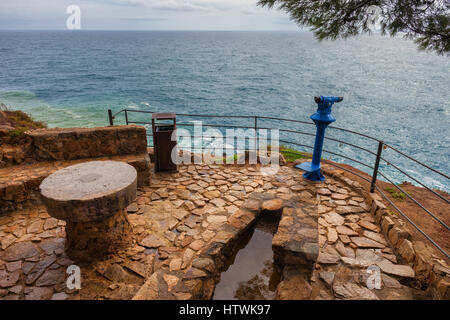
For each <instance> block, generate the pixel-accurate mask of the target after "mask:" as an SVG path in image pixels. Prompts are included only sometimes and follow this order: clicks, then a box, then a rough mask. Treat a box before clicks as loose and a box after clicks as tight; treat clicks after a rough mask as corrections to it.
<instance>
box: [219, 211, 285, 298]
mask: <svg viewBox="0 0 450 320" xmlns="http://www.w3.org/2000/svg"><path fill="white" fill-rule="evenodd" d="M276 229H277V223H276V222H274V221H268V220H267V219H261V220H260V221H259V222H258V224H257V225H256V228H255V230H254V231H253V232H250V233H249V234H248V235H247V236H246V238H245V239H244V240H243V241H242V243H241V245H240V247H239V248H238V249H239V251H238V252H237V254H236V255H235V256H234V257H231V258H230V261H229V263H230V266H229V267H228V269H227V270H226V271H224V272H222V274H221V277H220V281H219V282H218V283H217V285H216V289H215V291H214V296H213V300H273V299H275V290H276V288H277V285H278V283H279V281H280V275H279V272H278V270H277V267H276V266H275V265H274V264H273V252H272V238H273V235H274V233H275V232H276Z"/></svg>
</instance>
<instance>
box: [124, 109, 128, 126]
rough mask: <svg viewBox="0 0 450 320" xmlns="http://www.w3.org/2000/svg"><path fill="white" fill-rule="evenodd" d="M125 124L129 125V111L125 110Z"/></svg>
mask: <svg viewBox="0 0 450 320" xmlns="http://www.w3.org/2000/svg"><path fill="white" fill-rule="evenodd" d="M125 122H126V124H127V125H128V112H127V109H125Z"/></svg>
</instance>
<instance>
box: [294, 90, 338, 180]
mask: <svg viewBox="0 0 450 320" xmlns="http://www.w3.org/2000/svg"><path fill="white" fill-rule="evenodd" d="M342 100H344V98H343V97H323V96H320V97H314V101H315V102H316V103H317V106H318V108H317V111H316V113H314V114H313V115H312V116H311V117H310V118H311V119H312V120H313V121H314V123H315V124H316V127H317V130H316V141H315V143H314V152H313V158H312V162H303V163H301V164H299V165H297V166H296V168H298V169H302V170H304V171H305V173H304V174H303V177H304V178H306V179H308V180H311V181H323V180H325V177H324V176H323V174H322V172H321V171H320V158H321V156H322V148H323V140H324V138H325V129H326V128H327V127H328V125H329V124H330V123H332V122H335V121H336V118H335V117H333V115H332V114H331V107H332V106H333V104H334V103H336V102H341V101H342Z"/></svg>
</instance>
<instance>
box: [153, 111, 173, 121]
mask: <svg viewBox="0 0 450 320" xmlns="http://www.w3.org/2000/svg"><path fill="white" fill-rule="evenodd" d="M176 117H177V115H176V113H174V112H155V113H153V114H152V119H155V120H172V119H176Z"/></svg>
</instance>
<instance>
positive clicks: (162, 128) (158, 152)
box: [152, 113, 177, 172]
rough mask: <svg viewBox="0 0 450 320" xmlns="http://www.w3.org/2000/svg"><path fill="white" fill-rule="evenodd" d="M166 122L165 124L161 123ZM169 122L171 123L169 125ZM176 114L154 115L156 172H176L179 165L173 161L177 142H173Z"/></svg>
mask: <svg viewBox="0 0 450 320" xmlns="http://www.w3.org/2000/svg"><path fill="white" fill-rule="evenodd" d="M161 121H164V122H161ZM168 121H169V123H167V122H168ZM176 126H177V124H176V114H175V113H153V114H152V131H153V147H154V152H155V171H156V172H159V171H176V170H177V165H176V164H175V163H174V162H173V161H172V156H171V155H172V150H173V149H174V148H176V147H177V141H176V140H175V141H172V133H173V132H174V131H175V129H176Z"/></svg>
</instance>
